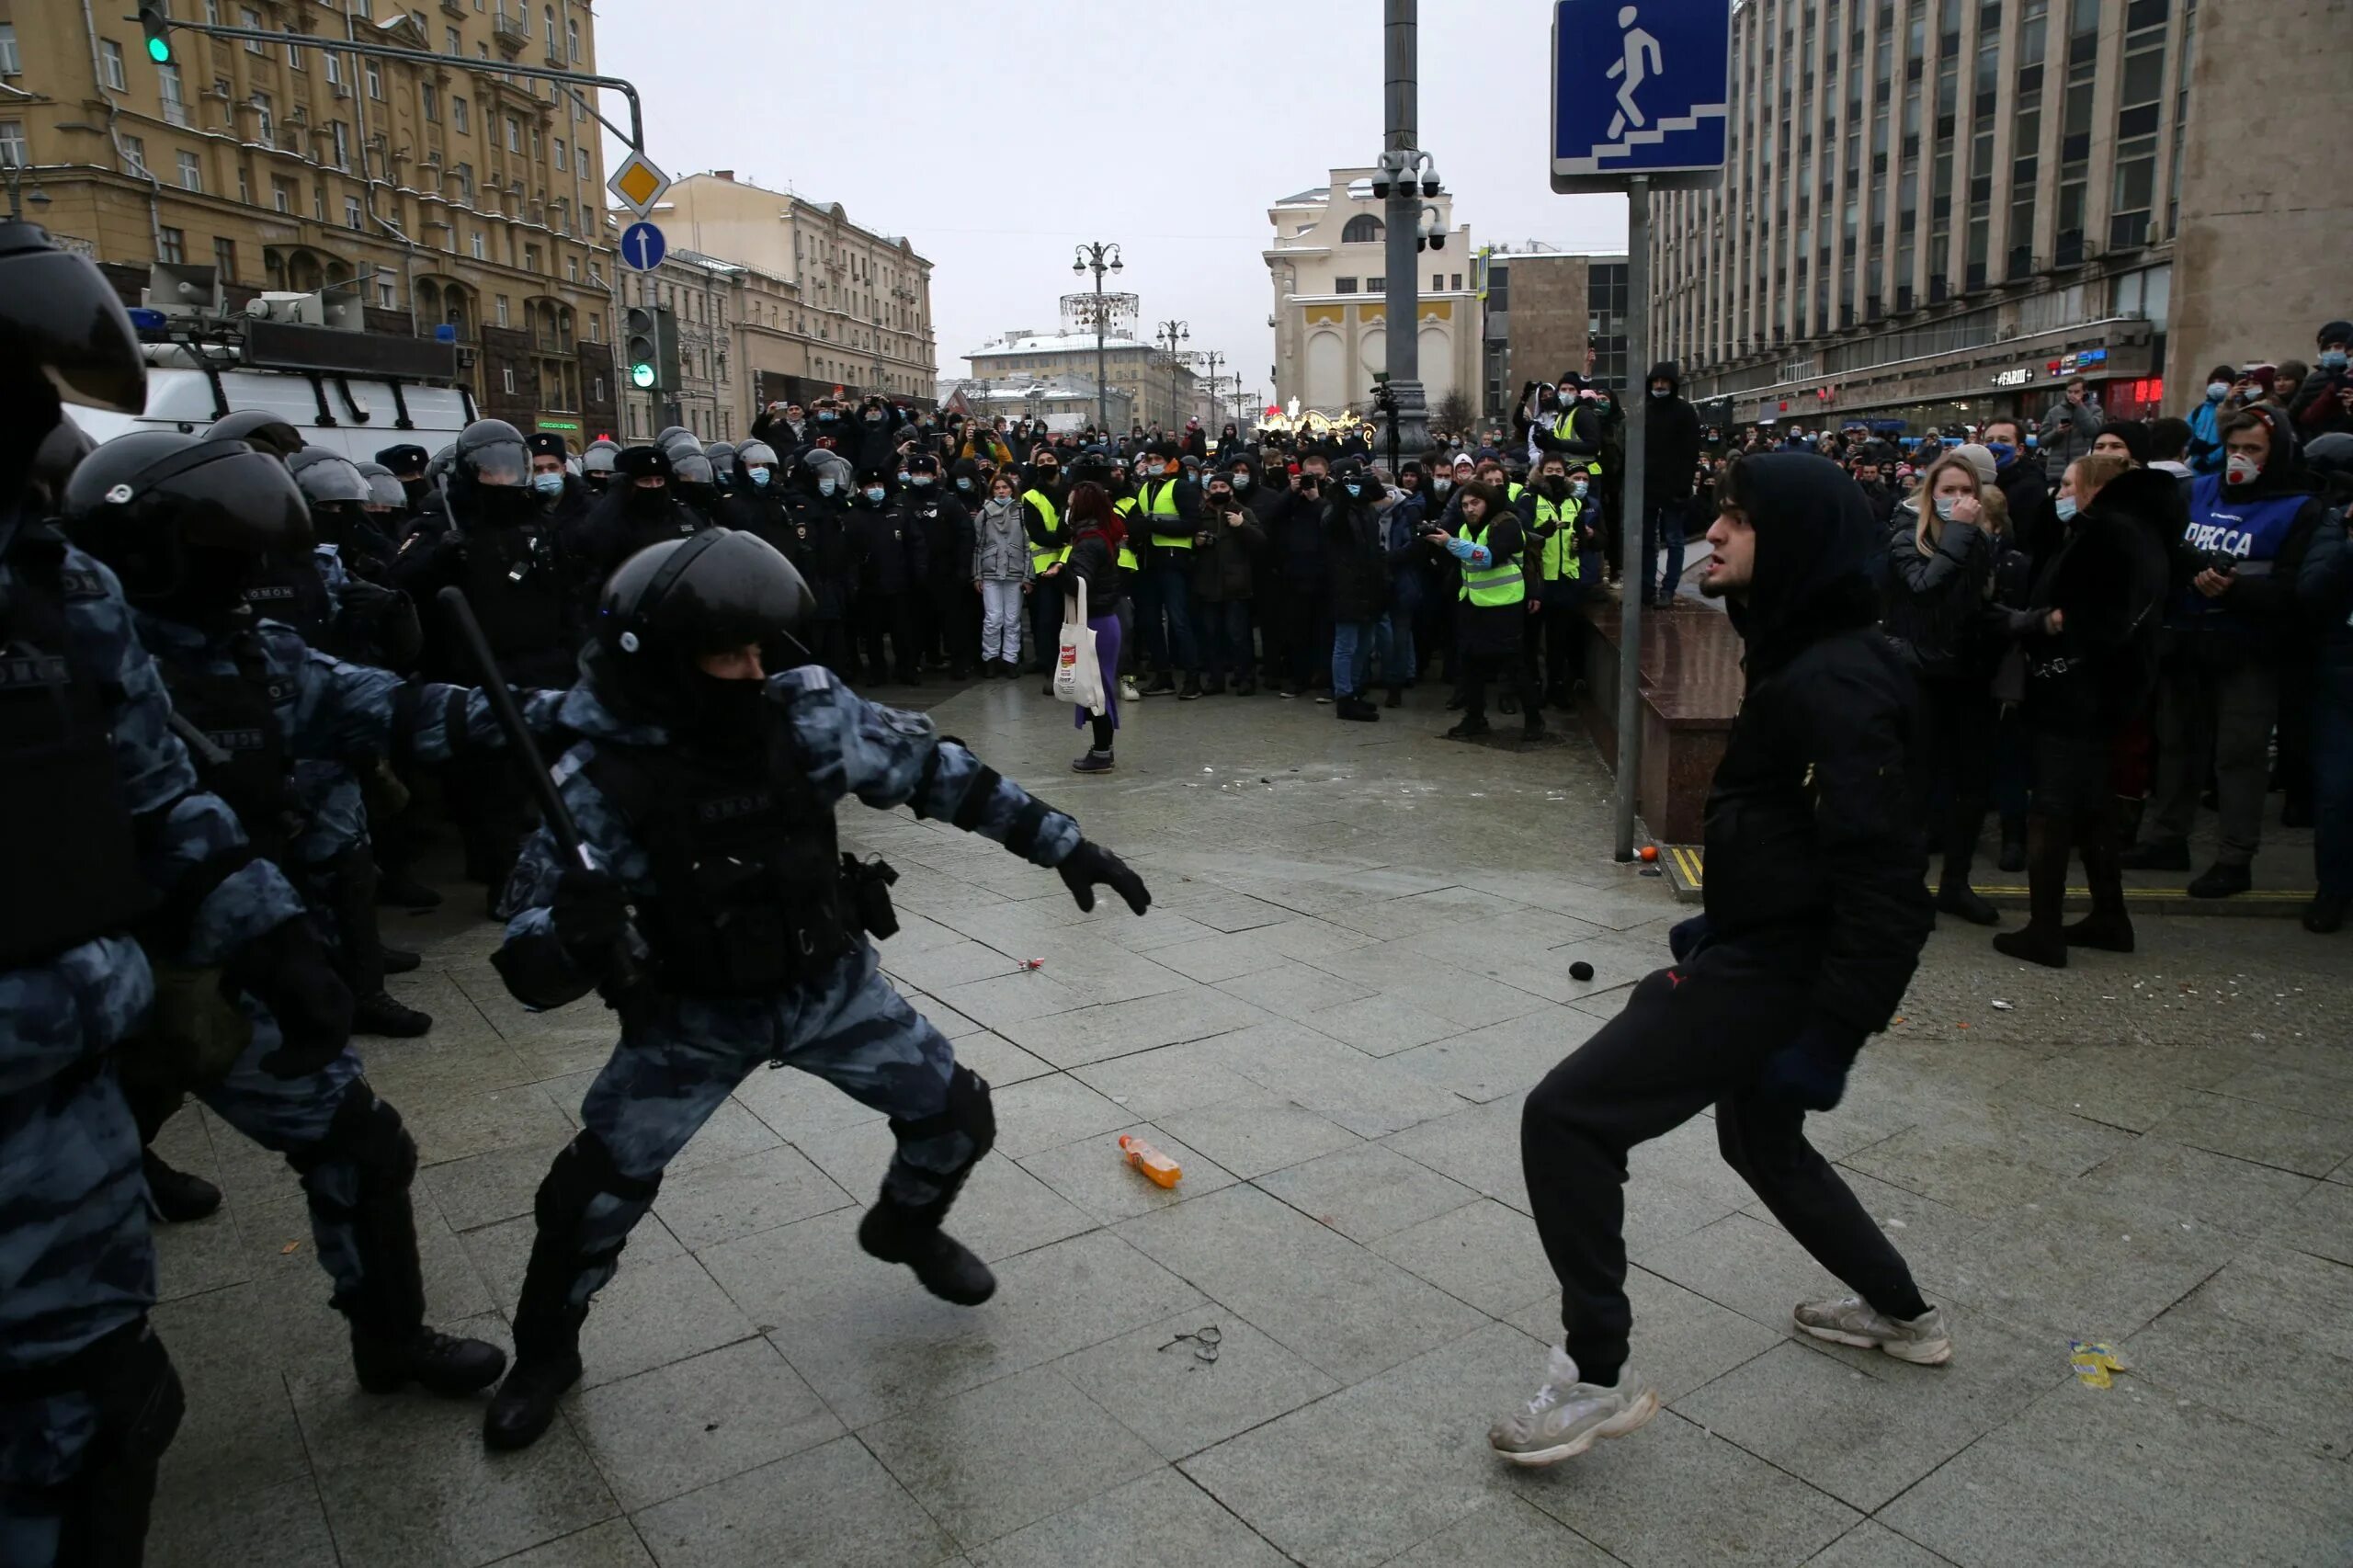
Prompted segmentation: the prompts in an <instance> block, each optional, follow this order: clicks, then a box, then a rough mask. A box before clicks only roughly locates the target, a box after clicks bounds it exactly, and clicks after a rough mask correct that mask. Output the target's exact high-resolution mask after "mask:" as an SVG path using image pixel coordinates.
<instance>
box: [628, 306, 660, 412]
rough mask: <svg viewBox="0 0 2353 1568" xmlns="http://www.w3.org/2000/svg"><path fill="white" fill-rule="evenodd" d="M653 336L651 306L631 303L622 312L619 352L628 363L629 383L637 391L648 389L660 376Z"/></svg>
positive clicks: (647, 390) (654, 336) (652, 309)
mask: <svg viewBox="0 0 2353 1568" xmlns="http://www.w3.org/2000/svg"><path fill="white" fill-rule="evenodd" d="M655 338H656V333H655V330H654V307H653V306H651V305H631V306H630V307H629V309H628V310H627V311H625V312H623V313H622V318H621V352H622V354H623V355H624V356H625V357H626V358H627V361H628V364H629V384H630V385H631V386H633V387H635V388H636V389H637V390H638V391H640V392H652V391H653V390H654V383H655V382H656V381H659V380H660V379H661V369H660V349H659V347H658V345H657V344H656V341H655Z"/></svg>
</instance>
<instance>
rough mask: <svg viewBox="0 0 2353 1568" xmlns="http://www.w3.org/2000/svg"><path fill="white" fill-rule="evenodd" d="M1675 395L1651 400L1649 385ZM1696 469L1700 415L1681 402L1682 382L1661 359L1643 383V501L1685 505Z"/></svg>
mask: <svg viewBox="0 0 2353 1568" xmlns="http://www.w3.org/2000/svg"><path fill="white" fill-rule="evenodd" d="M1652 381H1665V382H1666V383H1667V385H1668V386H1670V387H1672V388H1673V389H1674V391H1672V392H1669V393H1668V394H1667V395H1666V396H1665V397H1653V396H1651V392H1650V388H1651V382H1652ZM1698 468H1699V415H1698V413H1697V412H1695V411H1694V410H1693V409H1692V407H1691V405H1690V404H1689V403H1687V402H1685V401H1684V398H1683V378H1682V377H1681V376H1679V375H1677V373H1676V369H1675V361H1674V360H1672V359H1662V360H1660V361H1659V362H1658V363H1657V364H1655V365H1653V366H1652V367H1651V373H1650V376H1649V379H1648V380H1646V381H1643V499H1644V500H1645V501H1647V502H1650V503H1653V504H1656V503H1658V502H1661V501H1688V500H1689V499H1690V498H1691V475H1692V473H1693V472H1695V471H1697V470H1698Z"/></svg>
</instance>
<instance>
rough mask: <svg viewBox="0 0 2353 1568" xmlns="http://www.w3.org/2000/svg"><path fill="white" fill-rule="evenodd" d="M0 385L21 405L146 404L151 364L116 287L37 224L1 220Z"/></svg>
mask: <svg viewBox="0 0 2353 1568" xmlns="http://www.w3.org/2000/svg"><path fill="white" fill-rule="evenodd" d="M41 385H46V386H47V387H48V388H49V391H48V392H38V391H37V390H36V389H37V388H38V387H39V386H41ZM0 387H5V388H6V392H7V401H8V403H10V404H12V405H17V406H21V405H22V403H24V402H25V401H26V400H28V399H31V398H40V399H41V400H43V401H45V400H46V399H47V398H49V397H51V396H54V397H55V398H57V399H58V400H59V401H61V402H64V403H82V404H84V405H85V406H87V407H92V408H110V409H112V410H114V411H115V412H116V413H117V414H139V413H142V412H143V411H144V410H145V409H146V406H147V365H146V362H145V360H144V359H143V358H142V357H141V355H140V352H139V335H138V333H137V332H135V331H133V330H132V328H131V316H130V314H129V312H126V311H125V310H124V309H123V308H122V301H121V299H120V298H119V296H117V294H116V293H115V291H114V285H113V284H111V283H108V281H107V279H106V275H105V274H104V273H102V272H100V271H99V270H98V269H97V266H96V265H95V264H94V263H92V262H91V261H89V260H88V259H87V258H85V257H83V256H75V255H74V253H73V252H71V251H65V250H60V249H58V248H57V245H56V243H55V242H54V241H52V240H51V238H50V237H49V233H48V232H47V231H46V230H44V229H42V228H41V227H40V225H39V224H37V223H20V222H0ZM11 412H12V414H14V413H15V412H16V409H15V408H14V407H12V409H11ZM36 412H37V411H36ZM52 418H53V416H52ZM50 423H51V420H41V421H40V422H39V427H38V428H37V429H34V430H31V431H28V432H26V433H27V434H30V435H34V436H39V435H41V434H45V433H46V432H47V429H48V426H49V424H50Z"/></svg>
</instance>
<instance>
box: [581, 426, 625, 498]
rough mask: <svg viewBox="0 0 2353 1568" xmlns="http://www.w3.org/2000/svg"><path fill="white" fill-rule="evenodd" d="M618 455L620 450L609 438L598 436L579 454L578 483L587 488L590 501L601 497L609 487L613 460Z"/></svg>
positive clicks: (611, 479) (611, 478)
mask: <svg viewBox="0 0 2353 1568" xmlns="http://www.w3.org/2000/svg"><path fill="white" fill-rule="evenodd" d="M619 455H620V447H619V446H617V445H615V444H614V442H613V441H612V439H611V438H610V437H605V436H599V437H597V438H596V439H595V440H594V441H591V442H590V443H588V449H587V450H586V451H585V452H583V453H581V454H580V482H581V483H583V484H585V485H586V486H587V487H588V494H589V497H590V499H592V500H593V499H595V498H597V497H599V496H601V495H603V494H605V492H606V491H607V490H608V489H609V488H610V487H611V485H612V483H613V459H614V458H615V457H617V456H619Z"/></svg>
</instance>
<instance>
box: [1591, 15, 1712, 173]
mask: <svg viewBox="0 0 2353 1568" xmlns="http://www.w3.org/2000/svg"><path fill="white" fill-rule="evenodd" d="M1732 12H1733V6H1732V0H1554V5H1553V7H1552V188H1553V189H1554V190H1556V191H1563V192H1572V191H1596V190H1600V191H1607V190H1623V189H1624V188H1625V187H1626V181H1627V179H1628V177H1629V176H1633V175H1646V176H1651V183H1652V185H1653V187H1654V188H1681V189H1689V188H1693V187H1704V186H1710V185H1713V184H1715V183H1716V182H1717V181H1718V180H1720V179H1722V176H1723V165H1724V156H1725V151H1726V146H1727V142H1728V140H1729V135H1730V127H1731V118H1730V109H1731V100H1732V90H1731V88H1732Z"/></svg>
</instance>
